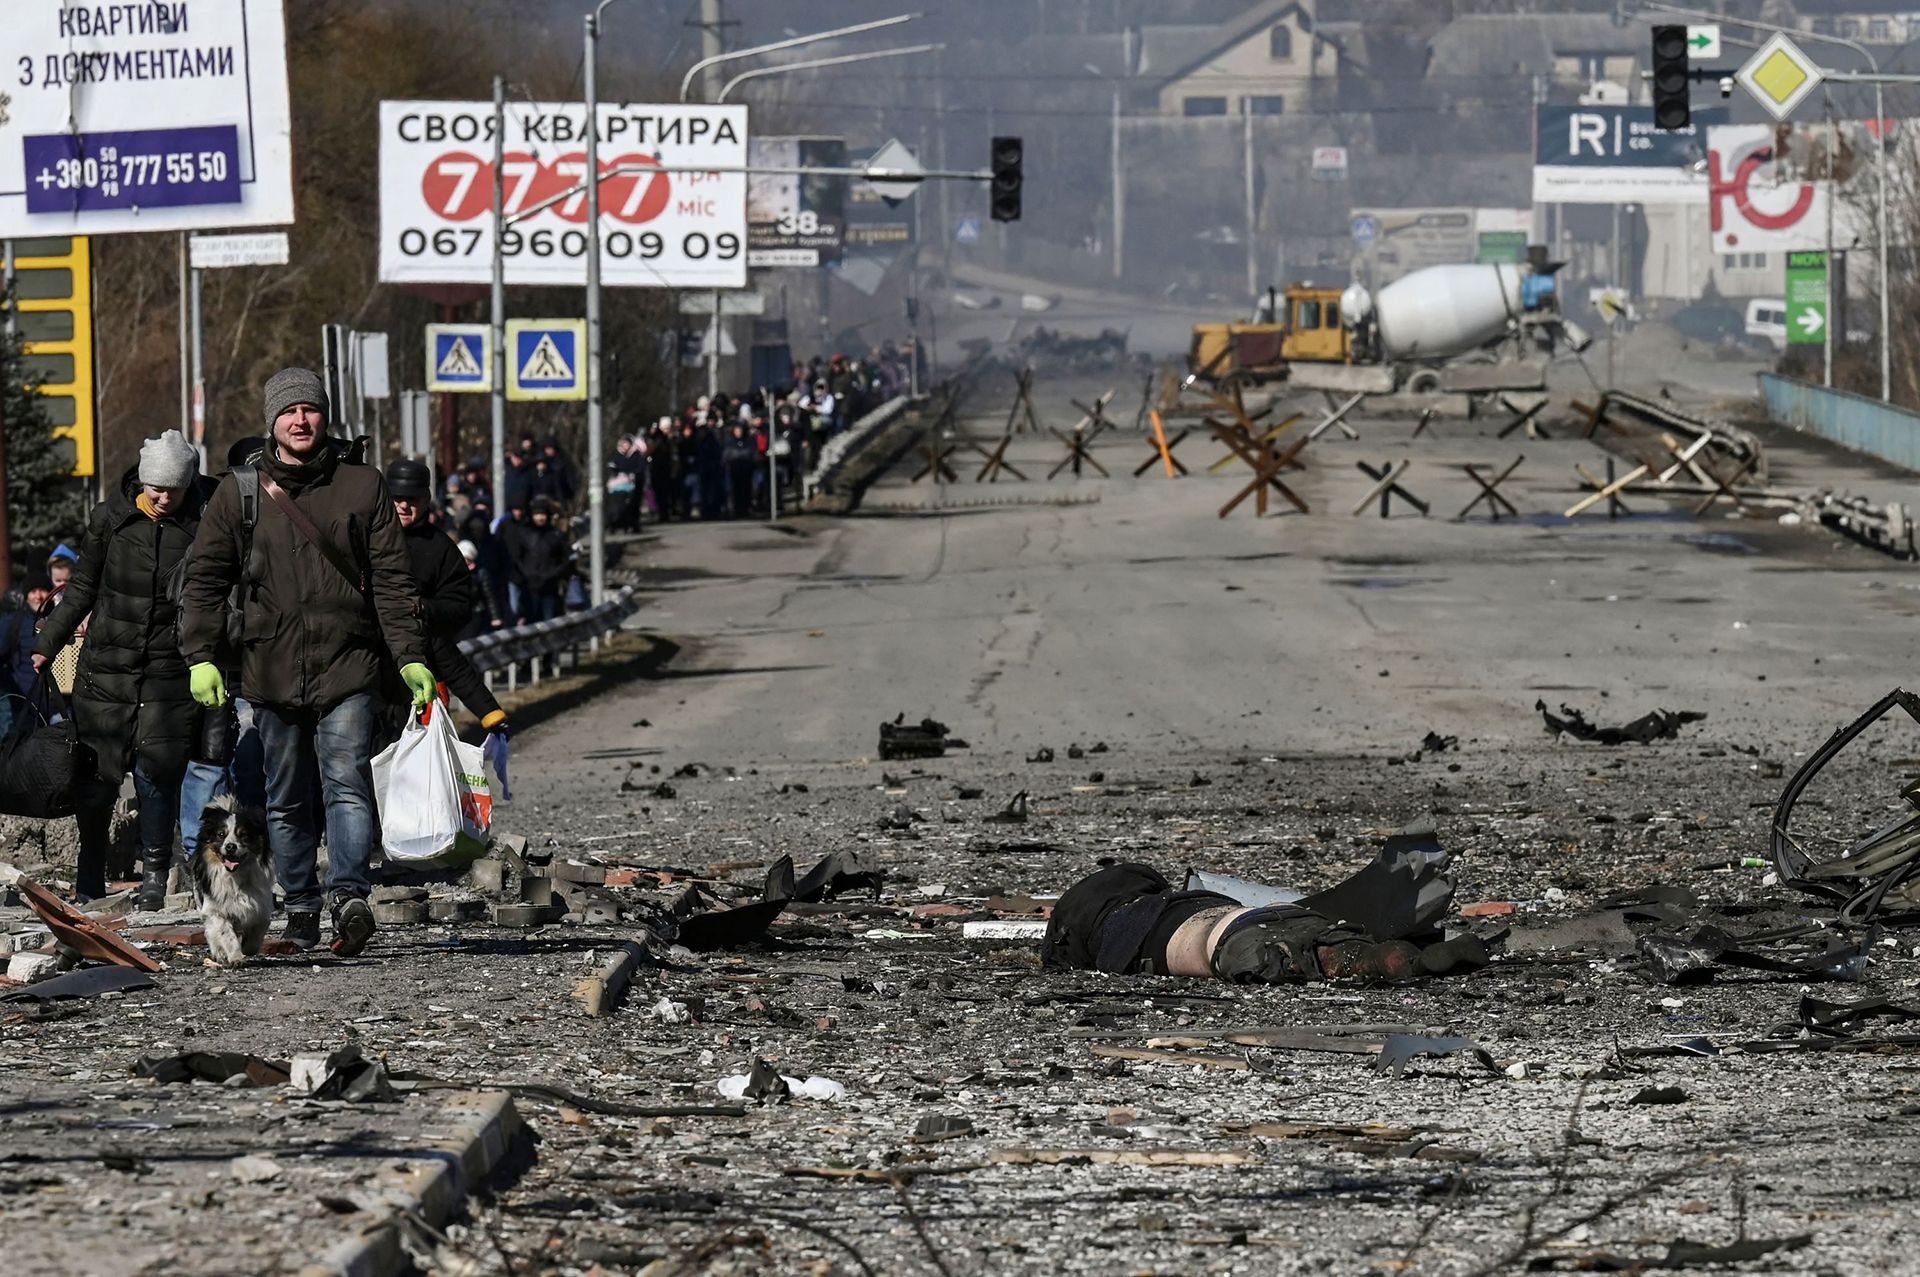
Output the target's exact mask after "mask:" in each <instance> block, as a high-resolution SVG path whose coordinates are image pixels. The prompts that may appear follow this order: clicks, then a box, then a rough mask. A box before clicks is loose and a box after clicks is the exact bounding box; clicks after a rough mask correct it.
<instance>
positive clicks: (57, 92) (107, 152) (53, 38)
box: [0, 0, 293, 239]
mask: <svg viewBox="0 0 1920 1277" xmlns="http://www.w3.org/2000/svg"><path fill="white" fill-rule="evenodd" d="M5 11H6V16H5V19H4V20H0V239H16V238H17V239H28V238H38V237H55V236H66V235H103V234H112V233H115V232H120V231H182V230H199V229H203V228H204V229H212V228H218V227H238V226H275V225H284V224H286V223H288V222H291V221H292V220H293V163H292V156H293V148H292V141H291V132H292V130H291V125H290V123H289V116H288V110H287V55H286V40H287V37H286V21H285V15H284V13H283V12H282V7H281V0H122V2H121V3H115V4H104V3H103V4H76V3H69V2H68V0H7V3H6V5H5Z"/></svg>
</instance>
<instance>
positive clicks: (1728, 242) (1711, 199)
mask: <svg viewBox="0 0 1920 1277" xmlns="http://www.w3.org/2000/svg"><path fill="white" fill-rule="evenodd" d="M1802 141H1804V139H1802ZM1783 142H1785V144H1786V149H1787V150H1788V152H1789V153H1791V151H1792V150H1793V149H1794V147H1795V134H1793V133H1791V132H1789V133H1785V134H1782V133H1781V132H1780V130H1779V129H1778V127H1777V126H1775V125H1772V124H1723V125H1719V126H1717V127H1715V128H1713V129H1710V130H1708V133H1707V178H1708V183H1709V186H1708V203H1707V207H1708V211H1709V217H1708V223H1709V226H1710V227H1711V230H1712V233H1713V251H1714V252H1716V253H1788V252H1794V251H1800V250H1811V249H1817V248H1824V247H1825V246H1826V242H1827V202H1828V198H1829V196H1828V189H1827V187H1828V184H1827V183H1825V182H1816V181H1802V180H1799V178H1797V177H1796V176H1794V175H1793V174H1792V171H1791V170H1790V169H1789V167H1788V165H1787V163H1785V161H1786V160H1787V156H1786V155H1782V154H1781V151H1782V143H1783ZM1836 171H1840V170H1838V168H1837V166H1836ZM1842 189H1843V191H1844V189H1845V188H1844V184H1843V187H1842ZM1860 221H1861V219H1860V218H1858V217H1857V216H1856V214H1855V211H1854V205H1853V202H1851V201H1849V200H1847V199H1846V198H1844V195H1843V197H1842V198H1841V199H1839V200H1837V201H1835V202H1834V206H1833V237H1834V241H1835V242H1836V243H1840V244H1851V243H1852V242H1853V241H1854V239H1855V237H1856V236H1857V235H1858V234H1859V233H1860V231H1861V230H1863V229H1864V227H1862V226H1861V225H1860V224H1859V223H1860Z"/></svg>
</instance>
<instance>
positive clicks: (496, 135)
mask: <svg viewBox="0 0 1920 1277" xmlns="http://www.w3.org/2000/svg"><path fill="white" fill-rule="evenodd" d="M506 152H507V82H506V81H505V80H503V79H501V78H500V77H499V76H497V75H496V76H494V77H493V289H492V306H491V313H490V314H489V315H488V319H489V321H490V322H491V324H492V326H493V334H492V337H491V340H490V343H489V344H490V345H491V346H492V347H493V363H492V366H491V372H490V376H491V377H492V385H491V386H490V387H489V388H488V394H487V398H488V400H489V404H490V407H491V408H492V423H491V424H492V427H493V428H492V431H491V432H490V433H491V441H492V444H493V513H494V516H495V517H496V518H497V517H498V516H500V515H503V514H505V513H506V512H507V506H506V501H507V367H506V361H507V257H506V249H505V248H504V247H502V245H501V243H500V241H501V239H502V238H504V236H505V234H506V229H507V227H506V207H505V205H506V181H507V179H506V173H505V168H506Z"/></svg>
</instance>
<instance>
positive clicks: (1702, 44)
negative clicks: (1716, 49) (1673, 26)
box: [1687, 35, 1713, 49]
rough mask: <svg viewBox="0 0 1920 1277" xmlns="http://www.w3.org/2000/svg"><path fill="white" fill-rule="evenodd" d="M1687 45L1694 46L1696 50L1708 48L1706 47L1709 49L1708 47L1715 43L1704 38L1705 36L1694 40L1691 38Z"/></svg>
mask: <svg viewBox="0 0 1920 1277" xmlns="http://www.w3.org/2000/svg"><path fill="white" fill-rule="evenodd" d="M1687 43H1688V44H1690V45H1692V46H1693V47H1694V48H1696V49H1704V48H1706V47H1707V46H1708V45H1710V44H1712V43H1713V41H1712V40H1709V39H1708V38H1707V37H1706V36H1704V35H1697V36H1693V37H1692V38H1690V39H1689V40H1688V41H1687Z"/></svg>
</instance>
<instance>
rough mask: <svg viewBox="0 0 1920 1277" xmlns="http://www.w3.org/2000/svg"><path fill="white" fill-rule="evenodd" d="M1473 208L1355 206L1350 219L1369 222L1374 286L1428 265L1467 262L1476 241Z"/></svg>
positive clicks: (1366, 244)
mask: <svg viewBox="0 0 1920 1277" xmlns="http://www.w3.org/2000/svg"><path fill="white" fill-rule="evenodd" d="M1474 212H1475V210H1473V209H1471V208H1356V209H1354V210H1353V217H1352V221H1353V222H1354V223H1355V224H1356V225H1357V224H1361V223H1362V222H1363V220H1364V223H1366V224H1370V225H1371V226H1372V227H1373V228H1374V235H1373V238H1371V239H1370V240H1367V241H1364V243H1363V247H1364V250H1365V252H1366V255H1367V260H1368V262H1369V263H1371V265H1372V268H1373V270H1372V275H1373V282H1374V284H1375V286H1376V287H1377V286H1378V285H1381V284H1388V283H1391V282H1393V281H1394V280H1396V279H1398V278H1400V277H1401V276H1402V275H1408V274H1411V273H1412V272H1414V271H1417V270H1420V269H1422V268H1424V267H1427V266H1441V265H1445V264H1447V263H1449V262H1470V261H1472V260H1473V259H1474V256H1475V252H1476V249H1477V247H1478V245H1477V243H1476V242H1475V231H1474V226H1475V217H1474Z"/></svg>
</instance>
